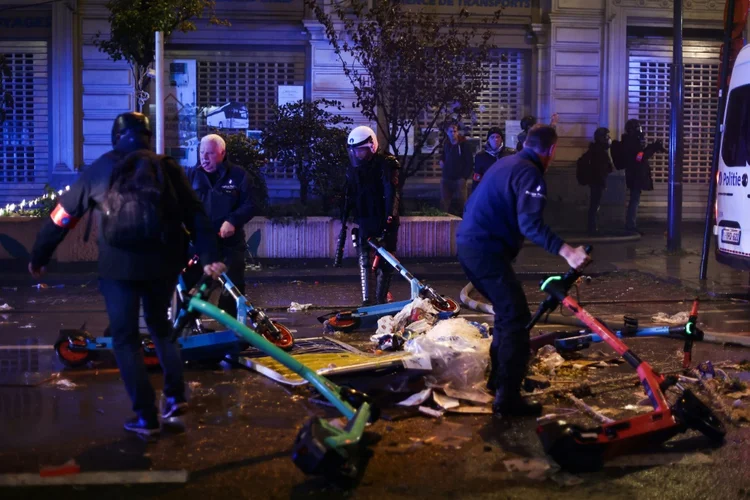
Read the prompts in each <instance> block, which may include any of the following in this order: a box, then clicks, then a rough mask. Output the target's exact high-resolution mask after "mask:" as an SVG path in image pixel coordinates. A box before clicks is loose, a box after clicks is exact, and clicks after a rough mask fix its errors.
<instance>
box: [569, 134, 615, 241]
mask: <svg viewBox="0 0 750 500" xmlns="http://www.w3.org/2000/svg"><path fill="white" fill-rule="evenodd" d="M611 144H612V138H611V137H610V135H609V129H607V128H604V127H599V128H598V129H596V131H595V132H594V142H591V143H589V149H588V150H587V151H586V152H585V153H584V154H583V156H581V157H580V158H579V159H578V162H577V165H576V179H577V180H578V183H579V184H580V185H582V186H589V190H590V194H591V196H590V198H589V214H588V232H589V234H590V235H596V234H597V233H598V232H599V230H598V228H597V221H596V219H597V214H598V213H599V207H600V206H601V203H602V196H603V195H604V191H605V190H606V189H607V176H609V174H610V173H611V172H612V171H613V170H614V165H613V163H612V157H611V156H610V154H609V147H610V145H611Z"/></svg>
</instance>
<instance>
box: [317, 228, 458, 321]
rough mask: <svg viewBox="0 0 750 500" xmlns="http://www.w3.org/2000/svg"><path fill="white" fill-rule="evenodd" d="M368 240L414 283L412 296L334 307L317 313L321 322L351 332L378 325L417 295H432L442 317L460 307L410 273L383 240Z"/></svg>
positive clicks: (450, 316)
mask: <svg viewBox="0 0 750 500" xmlns="http://www.w3.org/2000/svg"><path fill="white" fill-rule="evenodd" d="M367 243H368V244H369V245H370V246H371V247H372V248H374V249H375V251H376V252H377V255H378V256H379V257H380V258H381V259H383V260H385V261H386V262H388V264H390V265H391V266H393V268H394V269H396V271H398V273H399V274H400V275H401V276H403V277H404V278H405V279H406V280H407V281H408V282H409V284H410V285H411V298H409V299H408V300H401V301H398V302H389V303H387V304H377V305H374V306H363V307H358V308H357V309H353V310H351V311H335V312H332V313H328V314H324V315H323V316H319V317H318V321H320V322H321V323H325V322H326V321H327V322H328V325H329V326H330V327H331V328H333V329H334V330H338V331H342V332H350V331H352V330H356V329H358V328H376V327H377V326H378V320H379V319H380V318H382V317H383V316H393V315H395V314H398V312H399V311H401V309H403V308H404V307H405V306H407V305H408V304H410V303H411V302H412V301H413V300H414V299H416V298H420V297H421V298H426V299H430V302H431V303H432V306H433V307H434V308H435V309H437V310H438V318H439V319H448V318H452V317H454V316H456V315H458V313H459V312H460V311H461V306H459V305H458V302H456V301H455V300H453V299H451V298H450V297H444V296H442V295H440V294H439V293H437V291H436V290H435V289H434V288H432V287H431V286H429V285H428V284H426V283H423V282H421V281H419V280H418V279H417V278H416V277H415V276H414V275H413V274H411V273H410V272H409V271H408V270H407V269H406V268H405V267H404V266H403V264H401V262H399V261H398V259H396V257H395V256H394V255H393V254H392V253H390V252H389V251H388V250H386V249H385V247H384V246H383V244H382V241H381V240H378V239H374V238H370V239H369V240H368V241H367Z"/></svg>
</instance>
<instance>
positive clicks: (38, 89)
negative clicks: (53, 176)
mask: <svg viewBox="0 0 750 500" xmlns="http://www.w3.org/2000/svg"><path fill="white" fill-rule="evenodd" d="M0 53H2V54H4V55H5V58H6V61H7V62H8V65H9V67H10V72H11V75H10V78H6V79H5V81H4V84H5V88H6V89H7V90H9V91H10V93H11V96H13V107H12V108H11V109H9V110H8V111H7V115H6V118H5V122H4V123H3V124H2V125H0V185H1V184H6V185H17V184H27V183H39V182H44V181H45V180H46V178H47V170H48V167H49V131H48V129H49V87H48V82H47V78H48V69H47V42H23V43H20V42H0Z"/></svg>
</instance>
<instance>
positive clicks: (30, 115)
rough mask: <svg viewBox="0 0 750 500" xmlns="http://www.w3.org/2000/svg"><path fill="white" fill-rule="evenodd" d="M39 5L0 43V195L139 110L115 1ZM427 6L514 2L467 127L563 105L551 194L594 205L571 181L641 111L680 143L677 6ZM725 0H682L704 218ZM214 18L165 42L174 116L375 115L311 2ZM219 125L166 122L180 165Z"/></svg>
mask: <svg viewBox="0 0 750 500" xmlns="http://www.w3.org/2000/svg"><path fill="white" fill-rule="evenodd" d="M454 2H455V3H454ZM24 3H25V4H26V5H29V7H25V6H24ZM36 3H38V2H35V1H34V0H28V1H26V0H23V1H22V0H14V6H11V7H12V8H8V7H2V8H0V53H4V54H6V55H7V56H8V58H9V61H10V65H11V71H12V77H11V79H10V80H9V82H8V83H9V87H10V89H11V91H12V92H13V94H14V96H15V100H16V106H15V108H14V109H13V110H12V111H11V112H10V113H9V116H8V119H7V120H6V122H5V124H4V125H3V127H2V136H1V138H2V143H1V144H0V203H2V204H4V203H9V202H17V201H20V199H21V198H26V197H32V196H35V195H38V194H41V192H42V189H43V186H44V185H45V184H47V183H50V184H52V185H64V184H66V183H67V184H69V183H70V182H71V180H72V179H73V178H74V177H75V176H76V175H77V172H78V171H79V169H81V168H84V167H85V166H86V165H89V164H90V163H91V162H92V161H93V160H94V159H95V158H97V157H98V156H99V155H101V154H102V153H104V152H105V151H107V150H108V149H110V127H111V123H112V119H113V118H114V117H115V116H116V115H117V114H118V113H121V112H124V111H128V110H133V109H136V96H135V93H134V91H133V75H132V73H131V71H130V69H129V68H128V66H127V65H126V64H124V63H122V62H117V63H116V62H112V61H111V60H110V59H108V58H107V56H106V54H104V53H102V52H100V51H99V50H98V49H97V48H96V47H95V46H94V44H93V40H94V37H95V36H96V35H97V33H102V34H103V35H104V36H107V34H108V33H109V25H108V23H107V16H108V11H107V9H106V7H105V3H106V2H104V1H101V0H62V1H59V2H54V3H51V4H47V5H42V6H39V5H37V6H32V5H33V4H36ZM417 3H418V4H419V5H421V7H420V8H424V9H432V10H433V11H435V12H437V13H439V14H440V13H452V12H457V10H458V9H460V8H466V9H468V10H469V11H473V12H485V13H491V12H493V11H494V10H495V9H496V8H497V7H501V8H502V9H503V13H502V16H501V18H500V21H499V22H498V23H497V24H496V25H494V26H493V27H492V29H493V33H494V40H493V41H494V43H495V45H496V46H497V47H498V50H497V51H496V53H495V54H494V59H493V61H492V62H491V63H490V64H489V67H488V69H489V75H490V77H489V81H488V82H487V84H488V85H487V90H486V91H485V92H484V93H483V95H482V96H481V97H480V102H479V103H478V104H479V113H478V114H477V117H476V119H475V120H474V121H473V122H472V123H470V124H467V129H466V131H467V133H468V134H469V135H470V136H471V137H474V138H476V139H478V140H480V141H483V140H484V138H485V136H486V131H487V129H489V127H491V126H496V125H499V126H501V127H503V126H504V125H505V122H506V120H519V119H520V118H521V117H523V116H525V115H527V114H533V115H535V116H537V117H539V120H540V121H541V122H546V121H548V120H549V118H550V116H551V115H552V113H558V115H559V122H558V133H559V135H560V137H561V142H560V144H559V147H558V153H557V161H556V167H555V168H553V169H552V170H551V171H550V172H549V174H548V175H549V177H550V181H549V185H550V201H551V203H557V204H560V205H561V206H563V207H565V206H570V207H580V206H583V205H584V204H585V200H586V197H587V191H586V189H585V188H583V187H581V186H578V185H577V184H576V182H575V175H574V170H575V169H574V164H575V160H576V159H577V158H578V157H579V156H580V155H581V154H582V153H583V151H584V150H585V148H586V147H587V144H588V142H589V141H590V140H592V137H593V132H594V130H595V129H596V128H597V127H599V126H606V127H609V128H610V130H611V131H612V136H613V138H614V137H619V135H620V134H621V133H622V132H623V131H624V124H625V121H627V119H629V118H638V119H640V120H641V122H642V123H643V125H644V130H645V132H646V135H647V137H649V138H650V139H657V138H662V139H664V141H665V143H666V142H667V141H668V139H669V135H668V133H669V109H670V102H669V83H670V63H671V58H672V49H671V47H672V8H673V7H672V2H671V1H669V0H547V1H544V0H542V1H540V0H497V1H494V0H493V1H485V0H437V1H430V0H424V1H420V2H417ZM486 5H490V7H487V6H486ZM723 7H724V2H721V1H714V0H684V12H685V21H684V28H685V29H684V37H685V49H684V62H685V115H684V117H685V159H684V165H685V167H684V171H685V172H684V182H685V188H684V192H685V194H684V204H683V213H684V218H685V219H691V218H695V219H700V218H702V217H703V213H704V210H705V199H706V195H707V192H708V172H709V169H710V166H711V156H712V148H713V131H714V125H715V123H714V122H715V119H716V106H717V80H718V70H719V48H720V43H721V37H722V17H723ZM217 14H218V16H219V17H220V18H226V19H228V20H229V21H230V22H231V27H225V26H210V25H208V24H207V23H205V22H202V21H199V22H198V23H197V24H198V30H197V31H195V32H192V33H188V34H182V33H176V34H175V35H173V36H172V37H171V38H170V39H169V40H168V43H167V45H166V47H165V50H166V59H167V70H168V71H170V75H169V78H170V81H171V86H172V87H174V88H175V89H178V90H179V92H177V91H175V90H173V91H172V92H171V94H170V95H169V96H168V99H170V101H168V102H167V109H168V112H169V111H170V110H171V111H172V112H173V114H174V115H180V113H183V114H184V115H190V114H191V113H192V115H193V116H195V112H194V111H195V109H194V108H198V109H213V110H215V114H214V117H213V118H212V119H214V120H217V119H220V120H228V118H227V117H228V116H229V115H228V114H226V110H223V109H220V107H222V106H224V105H225V104H228V103H242V104H243V105H244V109H246V113H244V114H242V116H240V114H237V115H236V119H237V120H239V122H241V123H242V125H241V126H240V128H243V129H244V128H245V127H246V128H247V129H249V130H251V131H260V130H262V128H263V124H264V122H265V120H266V119H267V117H268V114H269V110H270V106H271V105H272V104H273V103H276V102H278V100H279V98H280V94H282V93H287V92H288V93H289V95H290V96H291V98H295V97H298V96H302V97H303V98H305V99H317V98H328V99H335V100H339V101H341V102H342V103H343V104H344V105H345V106H346V108H345V110H344V112H343V114H346V115H348V116H351V117H352V118H353V119H354V121H355V124H362V123H365V121H366V120H365V119H364V118H363V117H362V115H361V114H360V113H359V112H358V110H356V109H354V108H352V107H351V105H352V102H353V101H354V93H353V91H352V89H351V86H350V84H349V82H348V80H347V79H346V77H345V76H344V75H343V72H342V68H341V64H340V62H339V60H338V57H337V56H336V54H335V53H334V52H333V50H332V49H331V47H330V45H329V43H328V41H327V40H326V38H325V34H324V31H323V29H322V27H321V26H320V25H319V24H318V23H317V21H315V20H314V18H313V16H312V15H311V14H310V13H309V12H308V11H307V9H306V8H305V6H304V3H303V0H260V1H248V0H218V1H217ZM182 90H184V92H182ZM168 92H169V91H168ZM152 95H153V92H152ZM150 102H153V98H152V99H151V101H150ZM217 117H221V118H217ZM208 120H209V118H208V117H207V116H206V114H205V113H203V114H199V115H198V118H197V122H196V120H195V118H193V121H192V122H190V121H189V120H188V121H182V122H180V121H179V120H173V121H172V122H167V129H168V130H167V134H168V135H169V134H172V135H174V136H175V138H177V139H178V140H180V141H181V143H182V145H183V146H184V145H185V144H187V147H185V148H182V149H181V150H180V151H182V154H183V155H184V158H183V160H184V161H192V158H194V157H195V158H197V157H196V156H194V155H195V146H196V142H197V138H198V137H200V136H201V135H203V134H204V133H206V130H208V124H209V122H208ZM222 125H223V124H222ZM191 148H192V150H191ZM172 152H173V153H176V152H177V150H173V151H172ZM653 167H654V180H655V183H656V189H655V191H653V192H651V193H647V194H644V198H643V200H642V203H641V206H642V211H641V212H642V214H643V216H647V217H651V218H656V219H664V218H666V204H667V190H666V186H667V183H666V181H667V155H660V156H658V157H656V159H655V160H654V161H653ZM267 176H268V180H269V187H270V189H271V194H272V196H273V197H275V198H285V197H294V196H295V195H296V191H297V182H296V181H295V180H294V179H293V177H292V176H293V173H292V172H288V171H284V170H282V169H274V168H271V169H269V171H268V173H267ZM611 177H612V178H611V184H610V189H609V190H608V194H607V199H608V202H609V204H610V206H611V207H615V209H616V211H617V210H620V208H621V207H622V205H623V204H624V203H625V199H626V192H625V187H624V178H623V176H622V174H621V173H620V174H616V175H613V176H611ZM438 183H439V171H438V169H437V167H436V166H435V165H432V166H428V168H426V169H425V170H424V171H423V172H421V173H420V174H419V175H418V176H417V177H416V178H414V179H411V180H409V181H408V182H407V186H406V189H407V196H413V197H436V196H437V193H438Z"/></svg>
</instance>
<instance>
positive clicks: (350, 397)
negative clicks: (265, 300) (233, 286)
mask: <svg viewBox="0 0 750 500" xmlns="http://www.w3.org/2000/svg"><path fill="white" fill-rule="evenodd" d="M214 284H215V281H214V280H213V279H212V278H211V277H210V276H205V275H204V276H203V277H202V278H201V280H200V281H199V282H198V284H197V285H196V287H195V290H196V291H195V293H194V294H193V295H191V296H189V300H186V301H183V302H182V305H181V307H180V309H179V312H178V315H177V320H176V322H175V330H176V333H177V334H178V335H179V332H180V331H181V330H182V329H183V328H185V327H186V326H187V325H188V324H190V323H191V321H193V320H194V319H195V318H196V317H198V316H199V315H201V314H203V315H206V316H209V317H211V318H213V319H215V320H216V321H218V322H219V323H221V324H222V325H224V326H225V327H226V328H228V329H230V330H232V331H234V333H236V334H237V335H239V336H241V337H243V338H244V339H245V341H247V342H248V343H249V344H250V345H252V346H253V347H255V348H256V349H258V350H260V351H262V352H264V353H266V354H267V355H269V356H271V357H272V358H273V359H275V360H276V361H278V362H279V363H282V364H283V365H285V366H286V367H287V368H289V369H290V370H292V371H294V372H295V373H297V374H298V375H300V376H301V377H303V378H304V379H306V380H307V381H308V382H310V384H311V385H312V386H313V387H315V389H317V390H318V392H320V394H321V395H322V396H323V397H324V398H326V399H327V400H328V401H329V402H330V403H331V405H333V407H334V408H336V410H338V411H339V412H340V413H341V414H342V415H343V416H344V417H345V418H346V420H347V423H346V425H345V426H344V427H343V428H338V427H336V426H334V425H332V424H331V423H329V422H327V421H326V420H324V419H322V418H319V417H313V418H312V419H310V420H309V421H308V422H307V423H306V424H305V425H304V426H303V427H302V429H301V430H300V432H299V434H298V435H297V439H296V440H295V443H294V448H293V450H292V460H293V461H294V463H295V464H296V465H297V467H299V468H300V470H302V471H303V472H304V473H306V474H314V475H322V476H326V477H328V478H331V479H341V478H343V479H354V478H356V477H357V476H359V474H360V472H361V469H362V464H364V463H366V461H365V460H364V459H365V458H366V455H367V453H368V451H367V449H366V445H365V443H364V442H363V440H362V435H363V433H364V429H365V426H366V425H367V423H368V422H375V421H376V420H377V419H378V417H379V413H380V412H379V411H378V409H377V408H376V407H375V406H373V404H372V402H371V401H370V399H369V397H368V396H367V395H366V394H364V393H362V392H359V391H356V390H354V389H352V388H349V387H340V386H338V385H336V384H334V383H333V382H331V381H330V380H328V379H326V378H325V377H322V376H320V375H318V374H317V373H316V372H315V371H313V370H311V369H310V368H308V367H307V366H305V365H303V364H302V363H300V362H299V361H297V360H296V359H295V358H293V357H292V356H290V355H289V354H288V353H286V352H284V351H283V350H282V349H280V348H279V347H277V346H276V345H274V344H272V343H271V342H269V341H268V340H266V339H265V338H264V337H263V336H262V335H260V334H258V333H257V332H255V331H254V330H252V329H250V328H248V327H247V326H246V325H244V324H242V323H240V322H239V321H237V320H236V319H235V318H233V317H232V316H230V315H229V314H227V313H226V312H225V311H223V310H221V309H219V308H218V307H216V306H214V305H212V304H210V303H209V302H206V298H207V297H208V296H209V295H210V290H211V288H212V286H213V285H214Z"/></svg>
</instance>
